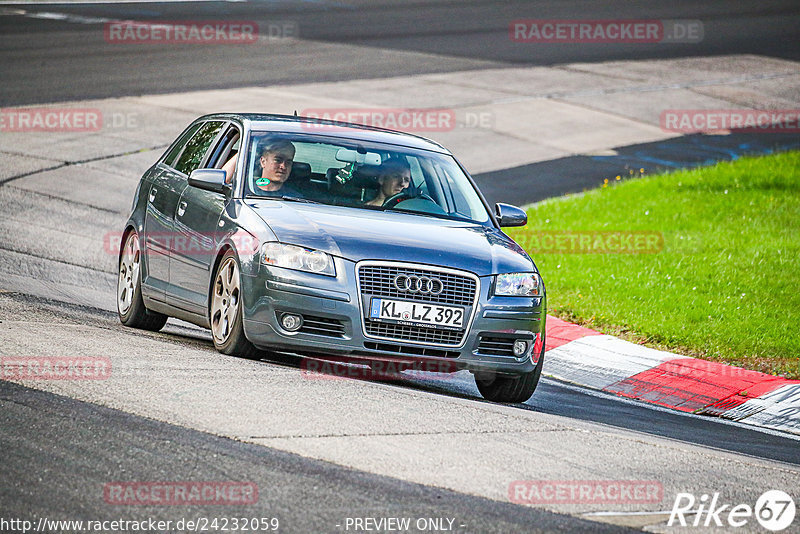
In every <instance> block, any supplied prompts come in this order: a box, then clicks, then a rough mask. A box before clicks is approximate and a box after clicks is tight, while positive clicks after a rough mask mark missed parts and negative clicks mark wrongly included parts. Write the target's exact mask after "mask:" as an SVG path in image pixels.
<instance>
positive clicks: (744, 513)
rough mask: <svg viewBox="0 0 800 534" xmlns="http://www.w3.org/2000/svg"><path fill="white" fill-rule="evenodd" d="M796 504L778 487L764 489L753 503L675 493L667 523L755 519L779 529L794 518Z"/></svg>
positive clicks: (728, 524)
mask: <svg viewBox="0 0 800 534" xmlns="http://www.w3.org/2000/svg"><path fill="white" fill-rule="evenodd" d="M795 511H796V510H795V504H794V500H793V499H792V497H791V496H790V495H789V494H788V493H786V492H784V491H780V490H769V491H766V492H764V493H763V494H762V495H761V496H760V497H759V498H758V500H756V504H755V506H753V507H751V506H750V505H749V504H737V505H735V506H734V505H732V504H727V503H723V502H721V501H720V497H719V493H714V494H713V495H711V496H709V495H707V494H704V495H701V496H700V498H699V499H697V498H695V496H694V495H692V494H691V493H678V495H677V496H676V497H675V504H673V505H672V512H671V513H670V516H669V521H667V525H668V526H670V527H672V526H676V527H733V528H737V527H743V526H745V525H747V524H749V523H751V521H752V519H753V518H754V517H755V519H756V521H758V523H759V524H760V525H761V526H762V527H763V528H765V529H767V530H771V531H772V532H780V531H782V530H785V529H787V528H788V527H789V526H790V525H791V524H792V522H793V521H794V516H795Z"/></svg>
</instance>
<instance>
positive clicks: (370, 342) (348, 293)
mask: <svg viewBox="0 0 800 534" xmlns="http://www.w3.org/2000/svg"><path fill="white" fill-rule="evenodd" d="M420 267H423V268H431V269H436V267H434V266H420ZM336 272H337V276H336V277H327V276H321V275H314V274H310V273H305V272H301V271H293V270H289V269H281V268H276V267H272V266H266V265H260V267H259V270H258V272H257V273H256V274H254V275H253V274H251V275H246V274H244V273H242V292H243V297H244V298H243V311H244V331H245V335H246V336H247V338H248V339H249V340H250V341H251V342H252V343H253V344H254V345H256V346H257V347H259V348H262V349H265V350H275V351H286V352H294V353H299V354H306V355H315V356H320V355H327V356H333V357H347V358H353V359H363V360H373V361H374V360H384V361H394V362H404V363H406V364H409V365H411V364H420V363H424V364H425V365H424V366H423V368H424V369H429V370H438V369H441V370H447V369H450V370H458V369H469V370H471V371H476V372H494V373H500V374H520V373H526V372H530V371H533V369H534V368H535V366H536V364H537V363H538V361H539V358H540V355H541V354H542V347H543V345H544V332H545V317H546V300H545V297H544V296H542V297H534V298H530V297H494V296H491V295H490V288H491V281H492V277H491V276H486V277H478V279H477V281H478V283H477V298H476V300H475V304H474V310H473V313H472V315H471V323H468V324H467V325H466V327H467V328H466V330H467V332H466V335H464V337H463V341H461V342H460V343H458V344H457V345H456V344H451V345H443V344H436V343H420V342H413V341H407V340H397V339H391V340H388V339H379V338H376V337H372V336H370V335H368V334H367V333H366V331H365V329H364V327H363V321H364V319H363V318H362V317H363V311H362V309H363V307H364V306H363V305H361V304H360V302H361V296H360V293H359V285H358V283H357V274H356V273H357V269H356V264H355V263H353V262H349V261H346V260H342V259H340V258H337V259H336ZM472 276H473V277H474V275H472ZM285 313H291V314H297V315H301V316H303V327H301V328H300V330H298V331H295V332H289V331H287V330H286V329H285V328H283V327H282V325H281V323H280V317H282V315H283V314H285ZM517 340H523V341H525V342H526V343H527V349H526V350H525V352H524V353H523V354H521V355H520V356H515V355H514V354H513V352H512V351H511V347H512V346H513V343H514V341H517Z"/></svg>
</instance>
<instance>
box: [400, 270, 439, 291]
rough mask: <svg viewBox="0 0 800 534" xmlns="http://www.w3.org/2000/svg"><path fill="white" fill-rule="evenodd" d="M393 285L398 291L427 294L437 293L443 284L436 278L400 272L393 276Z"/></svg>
mask: <svg viewBox="0 0 800 534" xmlns="http://www.w3.org/2000/svg"><path fill="white" fill-rule="evenodd" d="M394 287H395V288H397V290H398V291H408V292H409V293H426V294H428V295H438V294H439V293H441V292H442V291H444V284H443V283H442V281H441V280H439V279H438V278H428V277H427V276H414V275H408V274H400V275H397V276H395V277H394Z"/></svg>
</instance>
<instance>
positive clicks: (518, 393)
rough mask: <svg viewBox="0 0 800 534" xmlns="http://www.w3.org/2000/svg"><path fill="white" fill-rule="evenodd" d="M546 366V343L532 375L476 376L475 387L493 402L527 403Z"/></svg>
mask: <svg viewBox="0 0 800 534" xmlns="http://www.w3.org/2000/svg"><path fill="white" fill-rule="evenodd" d="M543 365H544V343H542V353H541V354H540V355H539V362H538V363H537V364H536V367H535V368H534V369H533V371H531V372H530V373H523V374H521V375H517V376H498V375H488V376H487V375H484V376H480V375H478V374H476V375H475V385H476V386H478V391H480V392H481V395H483V398H484V399H486V400H488V401H492V402H504V403H517V402H525V401H527V400H528V399H530V398H531V396H532V395H533V392H534V391H536V386H538V385H539V378H541V376H542V366H543Z"/></svg>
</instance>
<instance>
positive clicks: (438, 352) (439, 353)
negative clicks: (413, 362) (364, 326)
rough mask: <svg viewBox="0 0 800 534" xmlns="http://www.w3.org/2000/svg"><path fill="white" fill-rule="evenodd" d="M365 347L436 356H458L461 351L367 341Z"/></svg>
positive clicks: (398, 352)
mask: <svg viewBox="0 0 800 534" xmlns="http://www.w3.org/2000/svg"><path fill="white" fill-rule="evenodd" d="M364 348H365V349H369V350H381V351H384V352H396V353H397V354H408V355H413V356H433V357H436V358H458V357H459V356H460V353H459V352H458V351H456V350H441V349H433V348H430V347H407V346H403V345H393V344H389V343H372V342H365V343H364Z"/></svg>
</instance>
